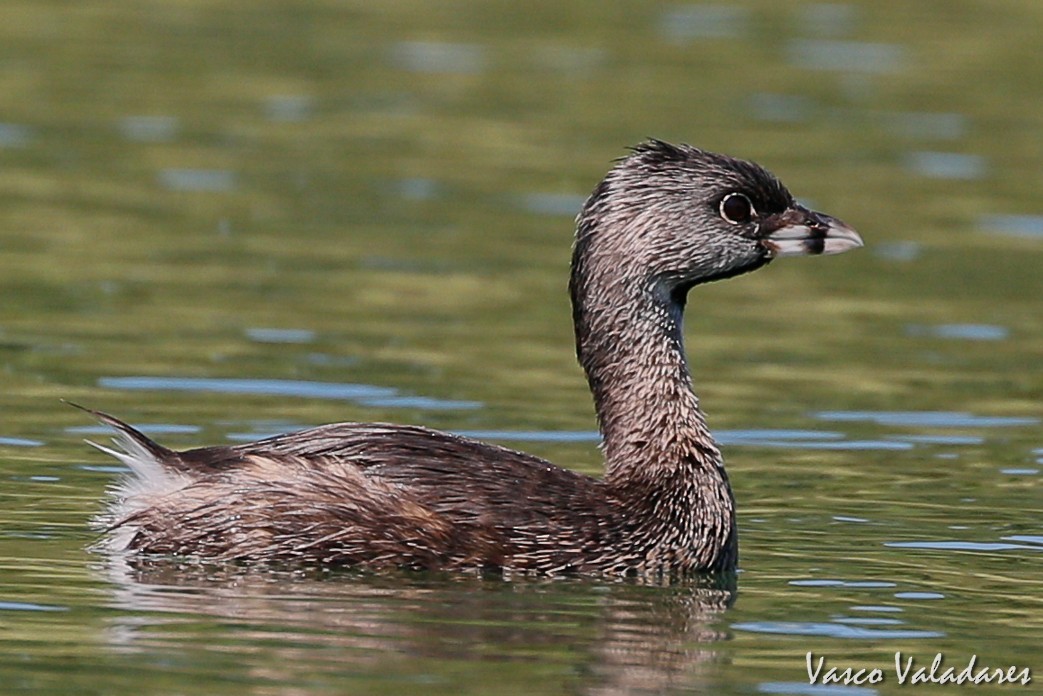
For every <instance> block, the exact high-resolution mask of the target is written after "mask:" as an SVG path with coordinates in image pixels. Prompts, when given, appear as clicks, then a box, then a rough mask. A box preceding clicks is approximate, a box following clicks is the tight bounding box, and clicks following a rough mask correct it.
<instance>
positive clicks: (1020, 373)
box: [0, 0, 1043, 695]
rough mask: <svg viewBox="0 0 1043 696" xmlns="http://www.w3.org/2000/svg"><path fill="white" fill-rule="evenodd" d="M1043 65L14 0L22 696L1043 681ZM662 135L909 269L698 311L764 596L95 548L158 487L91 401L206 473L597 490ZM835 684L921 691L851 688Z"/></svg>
mask: <svg viewBox="0 0 1043 696" xmlns="http://www.w3.org/2000/svg"><path fill="white" fill-rule="evenodd" d="M985 27H987V28H988V31H984V30H983V29H984V28H985ZM1041 28H1043V6H1041V5H1039V4H1038V3H1034V2H1029V1H1028V0H1025V1H1024V2H1016V1H1010V2H1002V3H1000V2H997V3H982V4H979V5H974V4H959V5H956V4H941V5H939V4H928V3H869V2H866V3H836V4H815V3H800V4H798V3H789V4H785V5H782V4H779V3H769V2H749V3H734V4H713V5H703V4H675V3H666V4H662V3H638V2H631V3H616V4H612V5H607V4H605V3H598V2H553V3H551V2H546V3H540V2H529V3H517V4H507V3H485V2H468V1H466V0H463V1H461V2H452V3H416V2H407V1H403V2H385V3H333V2H310V3H306V2H291V1H288V2H281V3H256V2H245V1H243V0H227V1H225V2H213V3H197V2H190V1H188V0H181V1H178V0H157V1H155V2H150V3H83V4H72V5H66V4H61V3H57V4H56V3H40V2H6V3H4V4H3V6H2V8H0V162H2V166H0V293H2V295H0V297H2V301H0V367H2V371H0V386H2V388H0V414H2V417H0V475H2V481H3V487H2V489H0V495H2V496H3V501H2V505H0V563H2V566H3V570H2V573H0V583H2V585H0V646H2V647H0V679H2V682H3V685H4V686H3V690H4V691H5V692H10V691H19V690H32V691H34V692H36V693H71V692H75V693H105V694H142V693H164V694H174V693H193V694H195V693H236V694H241V693H256V694H343V693H374V694H383V693H388V694H392V693H394V694H398V693H410V692H418V693H419V692H422V693H433V694H441V693H446V694H449V693H453V694H459V693H473V694H514V693H517V694H533V693H548V694H556V693H594V694H617V693H618V694H623V693H635V692H666V693H674V692H697V693H698V692H705V693H735V694H757V693H767V694H778V693H782V694H830V695H832V694H840V695H847V694H852V695H855V694H858V695H861V694H874V693H899V692H906V693H911V692H912V690H911V689H910V688H909V687H906V688H905V689H903V688H902V687H900V686H899V685H898V680H897V675H896V674H895V668H894V655H895V652H896V651H901V652H902V653H903V654H904V655H906V656H910V655H911V656H914V657H916V659H917V660H918V662H919V663H921V664H922V663H929V662H930V661H931V659H933V657H934V655H935V654H936V653H939V652H941V653H944V655H945V660H946V664H947V665H951V666H956V667H957V668H958V669H962V668H963V667H964V666H966V664H967V662H968V661H969V660H970V658H971V656H972V655H977V656H978V658H977V659H978V664H979V666H981V665H986V666H1003V667H1007V666H1009V665H1017V666H1019V667H1021V668H1023V667H1028V668H1030V669H1032V670H1033V676H1034V677H1038V679H1037V682H1036V683H1035V684H1034V685H1033V687H1028V688H1025V687H1008V688H1007V689H1006V690H1005V692H1006V693H1009V692H1029V691H1031V690H1032V689H1033V688H1038V683H1039V680H1043V657H1040V651H1039V646H1040V644H1041V643H1043V503H1041V495H1043V484H1041V482H1043V473H1041V472H1043V422H1041V419H1043V406H1041V404H1043V369H1041V366H1043V306H1041V297H1043V273H1041V270H1043V204H1041V202H1040V200H1041V199H1040V189H1041V186H1043V175H1041V174H1040V172H1041V171H1043V137H1041V132H1043V108H1041V106H1040V105H1041V104H1043V62H1040V61H1039V59H1038V58H1039V33H1040V31H1041ZM648 135H655V136H658V137H662V138H666V139H675V140H687V141H691V142H693V143H695V144H698V145H701V146H704V147H707V148H711V149H717V150H724V151H728V152H731V153H734V154H738V155H742V156H747V157H750V158H754V159H757V160H759V161H761V162H763V163H764V164H766V165H767V166H769V167H770V168H771V169H773V170H774V171H776V172H777V173H778V174H779V175H780V176H781V177H782V178H783V179H784V180H785V181H786V182H787V183H788V184H789V186H790V187H791V188H792V189H793V190H794V191H795V192H797V194H798V195H799V196H801V197H802V198H803V199H804V200H807V201H809V202H810V203H812V204H813V205H815V206H816V207H819V208H820V209H823V210H825V211H827V212H830V213H833V214H836V215H838V216H840V217H842V218H843V219H844V220H846V221H847V222H849V223H851V224H852V225H853V226H855V227H856V228H857V229H859V230H860V231H861V232H862V233H863V236H864V237H865V238H866V240H867V243H868V246H867V248H866V249H865V250H862V251H860V252H858V253H853V254H848V255H844V256H842V257H837V258H831V259H810V260H803V259H798V260H792V261H789V260H787V261H783V262H779V263H777V264H773V265H772V267H771V268H769V269H766V270H765V271H762V272H758V273H756V274H754V275H752V276H749V277H745V278H742V279H739V280H735V281H730V282H727V283H721V284H718V285H716V286H712V287H706V288H701V289H699V290H697V291H696V293H693V296H692V298H691V300H690V303H689V307H690V312H689V319H688V325H687V328H688V333H689V346H688V347H689V351H690V353H691V356H692V363H693V370H694V373H695V377H696V381H697V384H698V387H699V393H700V395H701V397H702V400H703V404H704V406H705V407H706V408H707V410H708V411H709V413H710V416H711V423H712V425H713V426H714V427H715V428H716V429H717V431H718V432H719V433H720V439H721V441H722V444H723V445H724V446H725V453H726V458H727V460H728V463H729V468H730V471H731V473H732V480H733V483H734V486H735V489H736V496H737V498H738V501H739V505H740V513H739V524H740V530H741V531H740V533H741V539H742V561H741V566H742V573H741V575H740V577H739V588H738V592H737V594H736V595H734V596H730V595H727V594H726V593H722V592H720V591H717V590H714V589H713V588H705V587H699V586H698V585H697V584H695V583H692V584H688V585H681V586H675V587H642V586H638V585H633V584H623V583H607V582H598V581H589V580H568V581H557V582H539V581H519V582H503V581H497V580H476V579H471V578H453V577H441V576H427V575H391V576H373V575H369V574H364V573H356V572H344V573H338V574H333V575H328V576H315V575H308V574H302V575H296V574H292V573H289V572H287V573H284V574H279V573H271V572H266V573H250V572H247V571H237V572H233V571H231V570H228V569H223V570H222V569H205V570H200V569H198V568H179V567H176V566H171V567H161V568H153V569H148V570H145V571H131V570H128V569H127V568H124V567H121V566H120V565H119V564H118V563H117V562H114V561H112V560H111V559H107V558H105V557H103V556H99V555H97V554H94V553H91V552H89V551H88V550H87V547H88V546H89V545H90V544H91V543H92V541H93V540H94V538H95V537H94V535H93V534H92V532H90V531H89V529H88V527H87V521H88V520H89V518H90V516H91V515H92V514H94V513H95V512H97V511H98V509H99V501H100V500H101V498H102V496H103V493H104V491H105V489H106V487H107V486H108V485H109V484H111V483H112V482H113V480H114V479H115V478H116V477H117V476H118V474H119V471H120V470H119V468H118V467H117V466H116V465H115V464H114V462H112V461H109V460H107V459H106V458H105V457H104V456H102V455H101V454H100V453H98V452H95V451H93V450H91V449H90V448H88V447H87V446H86V445H85V444H83V442H82V441H83V439H84V438H90V439H95V440H104V439H105V435H104V434H103V431H101V430H99V429H98V428H96V427H95V426H94V425H93V424H92V423H89V422H86V421H85V419H84V418H83V416H82V414H80V413H79V412H76V411H74V410H73V409H70V408H68V407H67V406H64V405H62V404H61V403H60V401H59V399H61V398H65V399H69V400H73V401H77V402H81V403H85V404H88V405H92V406H95V407H98V408H103V409H106V410H110V411H113V412H115V413H118V414H120V415H122V416H124V417H126V418H128V419H129V420H131V421H132V422H134V423H137V424H140V425H141V426H142V427H143V428H144V429H146V430H147V431H148V432H151V433H153V434H154V435H155V436H156V437H158V438H160V439H162V440H163V441H164V442H166V443H167V444H171V445H173V446H192V445H197V444H202V443H218V442H236V441H242V440H244V439H251V438H254V437H260V436H263V435H267V434H271V433H273V432H280V431H283V430H287V429H291V428H297V427H302V426H306V425H312V424H317V423H321V422H328V421H334V420H348V419H362V420H388V421H397V422H413V423H422V424H425V425H429V426H432V427H437V428H444V429H449V430H453V431H458V432H465V433H469V434H473V435H476V436H480V437H484V438H488V439H492V440H496V441H500V442H505V443H507V444H510V445H512V446H515V447H523V448H525V449H527V450H530V451H533V452H535V453H536V454H539V455H542V456H546V457H549V458H551V459H553V460H555V461H557V462H561V463H563V464H565V465H568V466H572V467H574V468H576V469H579V470H582V471H585V472H589V473H596V472H597V471H598V470H599V466H600V460H599V455H598V451H597V448H596V437H595V435H594V433H593V432H592V430H593V427H594V425H593V417H592V409H591V407H590V403H589V397H588V395H587V393H586V389H585V385H584V382H583V379H582V376H581V374H580V371H579V368H578V367H576V366H575V364H574V360H573V356H572V344H571V329H570V326H569V308H568V305H567V302H566V296H565V292H564V285H565V277H566V273H567V262H568V256H569V245H570V241H571V234H572V224H571V218H572V216H573V215H574V214H575V212H576V209H577V208H578V206H579V204H580V202H581V201H582V199H583V197H584V196H585V194H586V193H587V192H589V190H590V189H591V188H592V187H593V185H594V184H595V183H596V181H597V180H598V179H599V178H600V177H601V175H602V174H603V173H604V172H605V170H606V169H607V168H608V166H609V163H610V161H611V160H612V158H614V157H617V156H619V155H620V154H622V153H623V152H624V149H623V148H624V147H625V146H626V145H629V144H633V143H635V142H637V141H639V140H640V139H642V138H644V137H646V136H648ZM808 651H814V653H815V655H816V656H820V655H821V656H825V657H826V658H827V668H828V667H830V666H836V667H841V668H842V667H846V666H854V667H855V668H866V669H872V668H874V667H878V668H881V669H883V670H884V672H885V681H884V682H883V683H881V684H876V685H869V684H865V685H862V686H860V687H857V688H856V687H855V686H854V685H849V686H847V687H843V686H836V685H831V686H829V687H822V686H817V687H812V686H810V685H809V684H808V676H807V671H806V667H805V654H806V653H807V652H808ZM920 689H922V690H923V692H924V693H927V692H931V693H935V692H937V693H943V692H953V691H962V690H965V689H974V692H975V693H990V692H992V691H994V690H996V687H994V686H993V687H989V686H979V687H968V686H964V687H952V686H948V687H938V686H934V687H920Z"/></svg>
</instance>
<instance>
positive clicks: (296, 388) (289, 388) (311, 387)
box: [98, 377, 482, 410]
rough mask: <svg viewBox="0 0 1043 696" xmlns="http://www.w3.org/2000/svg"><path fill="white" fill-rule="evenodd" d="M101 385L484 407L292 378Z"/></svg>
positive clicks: (123, 380) (110, 380) (120, 380)
mask: <svg viewBox="0 0 1043 696" xmlns="http://www.w3.org/2000/svg"><path fill="white" fill-rule="evenodd" d="M98 386H100V387H105V388H107V389H126V390H134V391H138V390H157V391H189V392H209V393H219V394H260V395H264V396H292V397H299V398H305V399H333V400H339V401H354V402H355V403H358V404H362V405H364V406H374V407H389V408H419V409H425V410H454V409H466V410H470V409H476V408H481V406H482V404H481V402H479V401H453V400H445V399H435V398H432V397H426V396H424V397H421V396H404V395H401V394H400V393H399V391H398V390H397V389H393V388H391V387H377V386H373V385H371V384H346V383H335V382H311V381H306V380H292V379H232V378H213V377H102V378H100V379H99V380H98Z"/></svg>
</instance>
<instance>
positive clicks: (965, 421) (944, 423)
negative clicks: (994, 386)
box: [814, 411, 1039, 428]
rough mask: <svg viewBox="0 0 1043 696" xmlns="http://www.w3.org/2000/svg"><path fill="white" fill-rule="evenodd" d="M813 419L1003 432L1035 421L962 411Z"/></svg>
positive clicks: (829, 414)
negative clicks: (992, 429) (996, 429)
mask: <svg viewBox="0 0 1043 696" xmlns="http://www.w3.org/2000/svg"><path fill="white" fill-rule="evenodd" d="M814 416H815V418H818V419H819V420H824V421H837V422H856V423H857V422H868V423H876V424H877V425H888V426H909V427H913V428H1004V427H1015V426H1024V425H1036V424H1037V423H1039V419H1038V418H1023V417H1009V416H1008V417H1004V416H975V415H973V414H971V413H967V412H965V411H819V412H817V413H815V414H814Z"/></svg>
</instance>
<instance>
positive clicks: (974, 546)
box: [884, 541, 1043, 551]
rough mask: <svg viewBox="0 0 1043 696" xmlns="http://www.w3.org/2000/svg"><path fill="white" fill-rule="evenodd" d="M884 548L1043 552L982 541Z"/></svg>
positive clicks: (894, 543) (895, 544)
mask: <svg viewBox="0 0 1043 696" xmlns="http://www.w3.org/2000/svg"><path fill="white" fill-rule="evenodd" d="M884 546H888V547H890V548H893V549H929V550H933V551H1013V550H1019V549H1029V550H1032V551H1041V550H1043V549H1040V548H1038V547H1035V546H1026V545H1025V544H1007V543H1003V542H996V541H991V542H981V541H888V542H884Z"/></svg>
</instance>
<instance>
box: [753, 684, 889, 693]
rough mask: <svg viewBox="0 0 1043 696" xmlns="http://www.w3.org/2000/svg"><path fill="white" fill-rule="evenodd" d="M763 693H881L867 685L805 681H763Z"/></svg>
mask: <svg viewBox="0 0 1043 696" xmlns="http://www.w3.org/2000/svg"><path fill="white" fill-rule="evenodd" d="M757 691H758V692H760V693H762V694H791V695H792V696H872V695H873V694H878V693H880V692H879V691H877V690H876V689H871V688H869V687H867V686H843V685H839V684H837V685H834V684H830V685H825V684H805V683H804V682H763V683H761V684H758V685H757Z"/></svg>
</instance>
